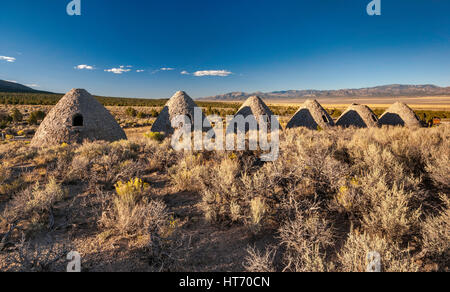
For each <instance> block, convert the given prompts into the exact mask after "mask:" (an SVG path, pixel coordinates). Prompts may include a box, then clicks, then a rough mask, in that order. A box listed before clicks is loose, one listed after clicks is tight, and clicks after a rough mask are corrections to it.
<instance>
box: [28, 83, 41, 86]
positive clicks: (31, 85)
mask: <svg viewBox="0 0 450 292" xmlns="http://www.w3.org/2000/svg"><path fill="white" fill-rule="evenodd" d="M25 85H26V86H28V87H40V86H39V85H38V84H35V83H33V84H25Z"/></svg>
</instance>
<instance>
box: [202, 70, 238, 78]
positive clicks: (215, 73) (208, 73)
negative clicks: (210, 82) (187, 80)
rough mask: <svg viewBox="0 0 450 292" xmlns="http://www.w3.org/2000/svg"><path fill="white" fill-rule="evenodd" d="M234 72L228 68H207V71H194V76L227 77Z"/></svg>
mask: <svg viewBox="0 0 450 292" xmlns="http://www.w3.org/2000/svg"><path fill="white" fill-rule="evenodd" d="M231 74H233V73H232V72H230V71H226V70H205V71H197V72H195V73H194V76H197V77H203V76H220V77H226V76H229V75H231Z"/></svg>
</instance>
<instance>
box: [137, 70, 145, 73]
mask: <svg viewBox="0 0 450 292" xmlns="http://www.w3.org/2000/svg"><path fill="white" fill-rule="evenodd" d="M144 71H145V70H136V72H138V73H142V72H144Z"/></svg>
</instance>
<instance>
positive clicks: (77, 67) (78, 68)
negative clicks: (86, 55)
mask: <svg viewBox="0 0 450 292" xmlns="http://www.w3.org/2000/svg"><path fill="white" fill-rule="evenodd" d="M75 69H77V70H94V66H89V65H78V66H76V67H75Z"/></svg>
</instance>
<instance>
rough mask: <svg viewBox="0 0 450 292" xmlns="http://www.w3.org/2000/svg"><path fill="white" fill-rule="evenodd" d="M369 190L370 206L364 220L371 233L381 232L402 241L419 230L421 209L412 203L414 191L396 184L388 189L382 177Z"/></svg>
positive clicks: (389, 238)
mask: <svg viewBox="0 0 450 292" xmlns="http://www.w3.org/2000/svg"><path fill="white" fill-rule="evenodd" d="M368 192H370V193H369V194H367V196H369V200H370V206H368V209H367V210H366V211H365V214H364V215H363V219H362V222H363V228H364V229H365V230H367V231H368V232H369V234H379V235H380V236H381V237H384V238H386V239H387V240H391V241H394V242H401V241H402V239H404V238H405V236H408V235H413V234H415V233H416V232H417V230H418V224H419V217H420V216H421V210H420V209H414V208H413V207H412V206H411V205H410V201H411V198H412V196H413V194H412V193H408V192H406V191H405V190H404V189H402V188H401V187H397V186H396V185H394V186H393V187H392V189H388V188H387V187H386V184H385V183H384V182H383V180H382V179H381V180H380V182H379V183H378V184H377V185H375V186H372V189H371V190H368Z"/></svg>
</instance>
